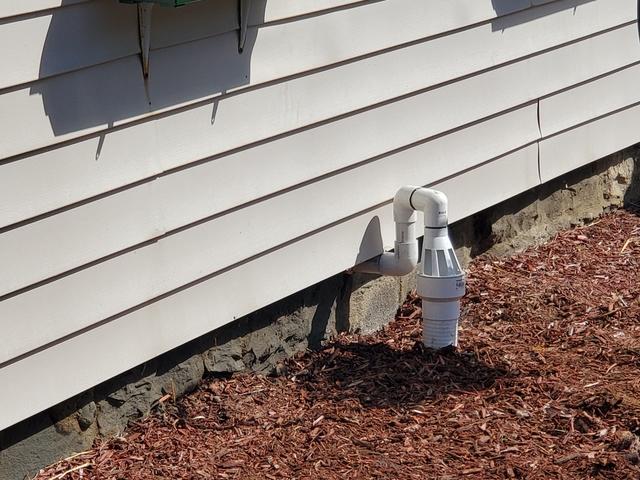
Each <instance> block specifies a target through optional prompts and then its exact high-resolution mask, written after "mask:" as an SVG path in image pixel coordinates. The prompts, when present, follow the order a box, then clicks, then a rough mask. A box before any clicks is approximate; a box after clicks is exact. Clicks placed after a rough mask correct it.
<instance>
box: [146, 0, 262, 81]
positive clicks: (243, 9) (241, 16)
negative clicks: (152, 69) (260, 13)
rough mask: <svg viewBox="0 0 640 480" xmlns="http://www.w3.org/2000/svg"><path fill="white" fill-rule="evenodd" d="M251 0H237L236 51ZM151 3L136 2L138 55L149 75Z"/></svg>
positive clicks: (244, 31)
mask: <svg viewBox="0 0 640 480" xmlns="http://www.w3.org/2000/svg"><path fill="white" fill-rule="evenodd" d="M251 4H252V0H238V25H239V27H240V28H239V30H238V52H240V53H242V50H244V45H245V43H246V40H247V28H248V25H249V15H250V13H251ZM152 8H153V3H151V2H141V3H138V38H139V39H140V56H141V58H142V73H143V75H144V78H148V77H149V51H150V49H151V10H152Z"/></svg>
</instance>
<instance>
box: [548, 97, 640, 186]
mask: <svg viewBox="0 0 640 480" xmlns="http://www.w3.org/2000/svg"><path fill="white" fill-rule="evenodd" d="M639 141H640V105H635V106H633V107H630V108H627V109H625V110H622V111H618V112H615V113H612V114H609V115H607V116H604V117H603V118H599V119H597V120H594V121H591V122H589V123H586V124H584V125H580V126H579V127H576V128H574V129H571V130H568V131H565V132H562V133H560V134H558V135H555V136H552V137H550V138H546V139H544V140H542V141H541V142H540V173H541V176H542V181H543V182H547V181H549V180H551V179H553V178H555V177H558V176H560V175H562V174H564V173H566V172H569V171H571V170H574V169H576V168H578V167H581V166H582V165H586V164H588V163H590V162H593V161H595V160H598V159H600V158H602V157H605V156H606V155H609V154H611V153H613V152H617V151H619V150H622V149H624V148H627V147H630V146H631V145H633V144H635V143H638V142H639Z"/></svg>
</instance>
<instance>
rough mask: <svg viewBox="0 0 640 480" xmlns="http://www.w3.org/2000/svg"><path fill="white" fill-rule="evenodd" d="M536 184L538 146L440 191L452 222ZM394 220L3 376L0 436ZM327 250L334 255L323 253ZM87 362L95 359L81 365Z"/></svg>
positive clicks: (304, 274)
mask: <svg viewBox="0 0 640 480" xmlns="http://www.w3.org/2000/svg"><path fill="white" fill-rule="evenodd" d="M447 158H448V156H447ZM487 183H491V185H492V186H493V188H492V189H490V190H491V191H490V192H487V189H486V188H483V187H482V186H483V185H486V184H487ZM536 183H537V147H536V146H535V145H532V146H530V147H527V148H525V149H523V150H520V151H517V152H514V153H512V154H510V155H507V156H505V157H502V158H500V159H498V160H496V161H494V162H491V163H488V164H485V165H483V166H481V167H479V168H476V169H473V170H471V171H468V172H466V173H464V174H462V175H460V176H458V177H455V178H454V179H450V180H447V181H446V182H444V183H442V184H440V185H436V187H437V188H441V189H442V190H444V191H445V192H446V193H447V194H448V195H449V197H450V199H451V214H452V219H453V220H455V219H458V218H461V216H466V215H468V214H470V213H472V212H473V211H479V210H481V209H483V208H486V207H489V206H490V205H491V204H493V203H496V202H498V201H500V200H504V199H506V198H508V197H510V196H513V195H515V194H517V193H520V192H521V191H524V190H526V189H528V188H531V187H532V186H534V185H535V184H536ZM487 193H488V195H487ZM471 195H476V196H475V197H474V201H469V198H470V196H471ZM391 218H392V214H391V206H390V205H389V204H387V205H385V206H383V207H380V208H377V209H373V210H370V211H367V212H365V213H362V214H360V215H358V216H356V217H354V218H352V219H350V220H348V221H345V222H343V223H341V224H338V225H335V226H334V227H333V228H331V229H327V230H323V231H320V232H318V233H316V234H314V235H311V236H308V237H305V238H302V239H300V240H298V241H294V242H292V243H290V244H288V245H287V246H286V247H283V248H280V249H277V250H275V251H273V252H271V253H268V254H266V255H263V256H260V257H258V258H256V259H254V260H253V261H251V262H248V263H244V264H242V265H239V266H238V267H236V268H234V269H232V270H229V271H226V272H223V273H221V274H220V275H217V276H215V277H213V278H211V279H209V280H207V281H205V282H202V283H200V284H198V285H196V286H194V287H192V288H189V289H187V290H184V291H181V292H179V293H177V294H175V295H172V296H170V297H167V298H164V299H162V300H159V301H158V302H156V303H154V304H151V305H148V306H146V307H145V308H142V309H140V310H137V311H135V312H132V313H130V314H128V315H126V316H122V317H120V318H117V319H114V320H112V321H110V322H107V323H105V324H103V325H101V326H99V327H98V328H95V329H93V330H89V331H87V332H85V333H83V334H81V335H79V336H76V337H73V338H70V339H68V340H66V341H64V342H62V343H60V344H58V345H55V346H52V347H50V348H47V349H44V350H42V351H40V352H38V353H35V354H33V355H30V356H28V357H26V358H24V359H22V360H20V361H18V362H15V363H13V364H10V365H6V366H4V367H2V368H0V382H1V383H2V384H3V385H11V386H12V388H11V389H10V391H8V392H7V395H5V398H4V402H3V406H4V408H3V409H2V410H1V411H0V430H1V429H3V428H5V427H7V426H9V425H11V424H13V423H16V422H18V421H20V420H22V419H24V418H26V417H28V416H30V415H32V414H34V413H36V412H38V411H41V410H43V409H45V408H47V407H48V406H50V405H52V404H55V403H57V402H59V401H62V400H64V399H65V398H68V397H70V396H72V395H74V394H76V393H79V392H81V391H83V390H85V389H87V388H90V387H91V386H93V385H95V384H97V383H99V382H101V381H104V380H106V379H108V378H110V377H112V376H114V375H116V374H118V373H120V372H122V371H125V370H127V369H129V368H131V366H133V365H136V364H139V363H141V362H144V361H146V360H148V359H150V358H153V357H155V356H156V355H158V354H160V353H162V352H164V351H167V350H169V349H171V348H173V347H175V346H177V345H180V344H182V343H184V342H187V341H188V340H190V339H192V338H195V337H197V336H199V335H201V334H204V333H206V332H209V331H211V330H213V329H215V328H216V327H219V326H221V325H223V324H225V323H228V322H230V321H232V320H233V319H234V318H237V317H240V316H242V315H245V314H247V313H250V312H251V311H254V310H256V309H257V308H260V307H261V306H263V305H265V304H268V303H270V302H272V301H273V299H274V298H282V297H285V296H287V295H289V294H291V293H294V292H296V291H298V290H300V289H302V288H305V287H306V286H308V285H311V284H313V283H315V282H317V281H318V280H320V279H322V278H327V277H329V276H331V275H333V274H335V273H337V272H340V271H342V270H344V269H345V268H348V267H350V266H352V265H353V264H354V263H356V262H357V261H362V260H364V259H366V258H368V257H372V256H374V255H376V254H378V253H380V251H381V245H382V244H383V243H390V242H392V235H393V225H392V222H391ZM376 219H378V220H379V221H380V225H381V232H380V234H381V237H379V236H378V235H377V234H376V232H375V229H371V228H368V227H369V226H370V225H375V224H376ZM372 222H373V223H372ZM328 251H330V252H332V255H331V256H326V255H325V254H326V252H328ZM309 258H324V259H326V260H327V261H323V262H316V263H315V267H314V268H313V269H310V268H308V265H307V263H308V262H307V260H308V259H309ZM285 264H286V265H287V266H288V271H287V275H282V276H279V277H278V281H277V282H274V281H273V272H277V271H280V270H281V268H282V265H285ZM247 292H251V294H250V295H248V294H247ZM214 305H215V310H214V309H212V306H214ZM125 331H126V332H127V334H126V335H123V334H122V332H125ZM113 345H117V346H118V355H111V353H112V350H113V348H112V346H113ZM82 358H92V359H93V360H92V361H91V362H83V361H78V359H82ZM61 371H65V372H68V375H67V376H66V377H65V381H64V382H61V381H60V380H59V376H58V375H57V374H56V372H61ZM33 372H39V375H38V378H39V379H40V381H39V382H33V381H32V374H33Z"/></svg>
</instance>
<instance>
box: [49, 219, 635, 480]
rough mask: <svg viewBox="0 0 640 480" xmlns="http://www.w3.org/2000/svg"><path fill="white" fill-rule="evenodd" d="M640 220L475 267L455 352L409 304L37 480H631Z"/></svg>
mask: <svg viewBox="0 0 640 480" xmlns="http://www.w3.org/2000/svg"><path fill="white" fill-rule="evenodd" d="M639 272H640V217H639V216H637V215H636V214H634V213H632V212H627V211H618V212H615V213H613V214H610V215H607V216H605V217H602V218H601V219H599V220H597V221H595V222H594V223H593V224H591V225H589V226H587V227H582V228H576V229H573V230H570V231H567V232H564V233H561V234H559V235H558V236H557V237H556V238H555V239H554V240H553V241H551V242H549V243H547V244H545V245H542V246H540V247H536V248H531V249H529V250H527V251H525V252H524V253H521V254H518V255H515V256H513V257H511V258H508V259H500V260H492V259H489V258H480V259H477V260H475V261H474V262H473V265H472V266H471V268H470V273H469V278H468V294H467V296H466V298H465V301H464V311H465V313H464V321H463V323H462V328H461V331H460V347H459V349H458V350H453V349H452V350H450V351H445V352H437V353H436V352H433V351H427V350H425V349H424V348H423V347H422V344H421V324H420V307H419V302H418V300H417V299H416V298H415V297H413V298H410V299H409V300H408V301H407V303H406V304H405V305H404V306H403V307H402V308H401V309H400V310H399V312H398V315H397V318H396V320H395V321H394V322H392V323H391V324H390V325H389V326H388V327H387V328H386V329H385V330H384V331H382V332H380V333H378V334H376V335H371V336H358V335H343V336H340V337H338V338H336V339H335V340H334V341H332V342H330V343H329V344H328V345H326V347H325V348H323V349H322V350H321V351H318V352H309V353H305V354H304V355H301V356H299V357H297V358H295V359H292V360H291V361H290V362H289V363H288V365H287V369H288V371H286V373H285V374H284V375H282V376H279V377H276V378H265V377H260V376H256V375H254V374H250V373H249V374H241V375H236V376H233V377H232V378H228V379H221V378H217V379H216V378H213V379H212V378H210V379H208V380H206V381H205V382H203V383H202V385H201V387H200V388H199V389H198V390H197V391H196V392H194V393H193V394H191V395H188V396H187V397H185V398H183V399H181V400H178V401H176V402H173V401H172V400H166V401H165V402H164V403H162V404H161V405H160V407H159V408H158V410H157V411H156V412H155V413H154V414H153V415H152V416H150V417H149V418H146V419H144V420H140V421H139V422H136V423H134V424H133V425H131V426H130V428H129V430H128V431H127V432H126V434H125V435H124V436H123V437H121V438H116V439H110V440H105V441H100V442H98V443H97V444H96V445H95V448H94V449H93V450H91V451H88V452H84V453H81V454H79V455H77V456H75V457H73V458H70V459H67V460H65V461H63V462H60V463H58V464H56V465H53V466H51V467H49V468H47V469H46V470H44V471H42V472H41V473H40V474H39V475H38V477H37V478H38V479H40V480H44V479H49V480H52V479H57V480H60V479H62V478H65V479H80V478H83V479H86V478H97V479H198V478H230V479H231V478H237V479H281V478H296V479H312V478H313V479H316V478H321V479H326V480H330V479H341V480H344V479H348V478H398V479H410V478H416V479H421V480H422V479H426V478H500V479H502V478H534V479H547V478H575V479H584V478H590V477H595V478H620V479H622V478H624V479H628V478H640V467H639V463H640V437H639V436H638V435H640V377H639V376H638V372H640V282H639V281H638V280H639V278H638V273H639Z"/></svg>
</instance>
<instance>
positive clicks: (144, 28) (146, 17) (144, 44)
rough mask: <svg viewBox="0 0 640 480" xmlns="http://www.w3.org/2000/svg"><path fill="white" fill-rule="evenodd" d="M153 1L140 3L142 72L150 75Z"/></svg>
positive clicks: (139, 25) (139, 30)
mask: <svg viewBox="0 0 640 480" xmlns="http://www.w3.org/2000/svg"><path fill="white" fill-rule="evenodd" d="M152 8H153V3H147V2H145V3H139V4H138V36H139V38H140V55H141V56H142V74H143V75H144V78H147V77H148V76H149V49H150V47H151V9H152Z"/></svg>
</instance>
